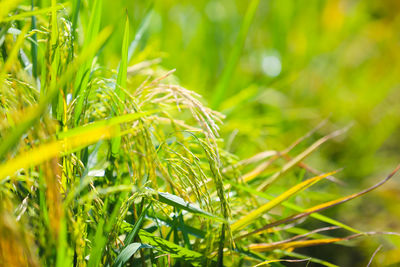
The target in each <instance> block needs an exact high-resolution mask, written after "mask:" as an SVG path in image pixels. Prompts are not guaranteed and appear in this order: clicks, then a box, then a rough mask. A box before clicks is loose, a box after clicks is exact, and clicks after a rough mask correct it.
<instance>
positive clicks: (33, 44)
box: [31, 0, 38, 79]
mask: <svg viewBox="0 0 400 267" xmlns="http://www.w3.org/2000/svg"><path fill="white" fill-rule="evenodd" d="M33 2H34V1H33V0H31V9H32V11H33V8H34V3H33ZM31 21H32V24H31V30H36V17H35V16H34V15H33V16H32V17H31ZM32 40H33V41H31V57H32V75H33V77H34V78H35V79H36V78H37V56H38V55H37V49H38V44H37V34H36V33H34V34H33V35H32Z"/></svg>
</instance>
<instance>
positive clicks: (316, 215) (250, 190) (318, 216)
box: [229, 181, 361, 234]
mask: <svg viewBox="0 0 400 267" xmlns="http://www.w3.org/2000/svg"><path fill="white" fill-rule="evenodd" d="M229 183H230V184H231V185H233V186H234V187H236V188H238V189H241V190H243V191H246V192H248V193H250V194H253V195H256V196H260V197H262V198H265V199H268V200H273V199H274V198H275V197H273V196H271V195H268V194H266V193H264V192H259V191H257V190H256V189H253V188H250V187H249V186H245V185H241V184H237V183H235V182H232V181H229ZM282 206H284V207H286V208H288V209H291V210H294V211H298V212H304V211H305V209H304V208H302V207H300V206H297V205H296V204H293V203H290V202H287V201H284V202H282ZM310 217H313V218H314V219H317V220H320V221H321V222H326V223H329V224H332V225H336V226H339V227H341V228H343V229H346V230H348V231H350V232H353V233H356V234H358V233H361V232H360V231H358V230H356V229H354V228H352V227H350V226H348V225H346V224H343V223H341V222H339V221H336V220H334V219H331V218H329V217H326V216H324V215H322V214H319V213H313V214H311V215H310Z"/></svg>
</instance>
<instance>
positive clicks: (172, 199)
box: [158, 192, 226, 222]
mask: <svg viewBox="0 0 400 267" xmlns="http://www.w3.org/2000/svg"><path fill="white" fill-rule="evenodd" d="M158 200H159V201H160V202H162V203H165V204H167V205H170V206H172V207H175V208H178V209H183V210H186V211H188V212H191V213H193V214H197V215H200V216H203V217H205V218H209V219H214V220H217V221H219V222H226V220H225V219H224V218H221V217H218V216H216V215H213V214H211V213H209V212H206V211H204V210H202V209H200V208H198V207H196V206H195V205H193V204H191V203H189V202H187V201H185V200H183V199H182V198H180V197H178V196H175V195H172V194H170V193H163V192H158Z"/></svg>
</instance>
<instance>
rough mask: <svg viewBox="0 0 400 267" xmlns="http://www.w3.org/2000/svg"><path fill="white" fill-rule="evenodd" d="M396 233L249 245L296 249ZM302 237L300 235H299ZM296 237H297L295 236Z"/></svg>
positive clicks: (258, 248) (260, 248) (257, 248)
mask: <svg viewBox="0 0 400 267" xmlns="http://www.w3.org/2000/svg"><path fill="white" fill-rule="evenodd" d="M382 234H383V235H385V234H386V235H396V236H399V235H400V234H398V233H393V232H366V233H361V234H354V235H349V236H345V237H332V238H324V239H314V240H296V241H293V238H291V239H287V240H283V241H278V242H272V243H260V244H251V245H249V247H248V248H249V249H250V250H252V251H255V252H265V251H271V250H274V249H283V250H284V249H291V250H292V249H295V248H301V247H311V246H319V245H325V244H330V243H336V242H340V241H347V240H351V239H354V238H357V237H361V236H372V235H382ZM299 237H300V236H299ZM295 238H296V237H295Z"/></svg>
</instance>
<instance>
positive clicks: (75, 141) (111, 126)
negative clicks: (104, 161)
mask: <svg viewBox="0 0 400 267" xmlns="http://www.w3.org/2000/svg"><path fill="white" fill-rule="evenodd" d="M145 114H147V113H135V114H127V115H124V116H120V117H115V118H113V119H110V120H104V121H99V122H95V123H92V124H90V125H86V126H81V127H78V128H74V129H72V130H70V131H67V132H63V133H60V134H59V137H61V138H62V139H61V140H57V141H53V142H50V143H47V144H44V145H41V146H39V147H37V148H34V149H32V150H31V151H28V152H25V153H21V154H19V155H18V156H17V157H15V158H13V159H10V160H8V161H7V162H6V163H4V164H3V165H0V181H2V180H3V179H4V178H5V177H6V176H8V175H12V174H14V172H16V171H17V170H19V169H23V168H27V167H30V166H35V165H37V164H40V163H42V162H44V161H46V160H48V159H51V158H53V157H56V156H60V155H65V154H69V153H71V152H73V151H76V150H79V149H80V148H82V147H85V146H88V145H91V144H93V143H95V142H97V141H99V140H102V139H110V138H112V137H115V136H117V135H118V134H124V132H122V133H121V132H120V131H118V129H119V124H120V123H122V122H129V121H133V120H136V119H138V118H140V117H143V116H144V115H145ZM117 127H118V129H117Z"/></svg>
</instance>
